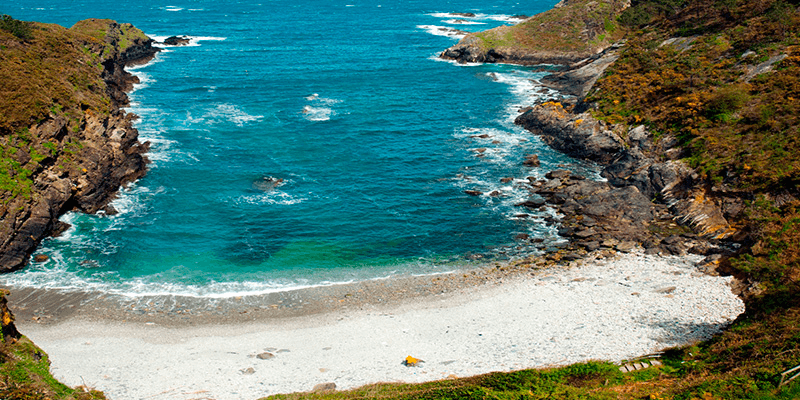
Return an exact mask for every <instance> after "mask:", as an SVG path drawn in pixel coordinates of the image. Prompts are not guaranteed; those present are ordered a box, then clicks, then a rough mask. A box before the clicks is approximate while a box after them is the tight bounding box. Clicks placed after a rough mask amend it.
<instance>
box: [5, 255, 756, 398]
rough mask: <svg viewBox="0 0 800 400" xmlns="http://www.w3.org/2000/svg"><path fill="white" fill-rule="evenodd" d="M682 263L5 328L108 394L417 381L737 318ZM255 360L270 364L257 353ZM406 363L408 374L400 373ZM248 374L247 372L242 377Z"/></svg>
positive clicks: (577, 356)
mask: <svg viewBox="0 0 800 400" xmlns="http://www.w3.org/2000/svg"><path fill="white" fill-rule="evenodd" d="M697 261H698V258H696V257H683V258H666V257H652V256H644V255H637V254H626V255H622V256H620V257H619V258H618V259H616V260H613V261H608V262H605V261H593V262H592V263H591V264H590V265H584V266H582V267H579V268H574V269H569V270H563V269H560V270H557V271H556V270H553V271H540V272H537V273H535V274H533V275H531V274H528V277H527V278H516V279H506V281H505V282H504V283H503V284H501V285H486V286H482V287H480V288H464V289H462V290H460V291H457V292H456V293H449V294H444V295H434V296H426V297H423V298H421V299H419V301H418V302H416V303H412V304H396V303H395V304H384V305H381V306H373V305H369V304H364V305H362V307H360V309H359V310H353V309H338V310H335V311H333V312H328V313H325V314H316V315H308V316H304V317H297V318H291V319H278V320H275V319H273V320H268V321H258V320H256V321H249V322H248V321H245V320H244V318H243V320H242V321H241V322H240V323H234V324H225V325H200V326H190V325H187V326H182V327H181V326H172V327H165V326H161V325H159V324H155V323H146V322H145V323H141V322H136V323H132V322H119V321H114V320H106V319H103V318H92V319H85V318H72V319H67V320H66V321H63V322H60V323H58V324H54V325H39V324H36V323H34V322H32V321H18V323H17V325H18V327H19V329H20V331H21V332H23V333H24V334H25V335H27V336H28V337H30V338H31V339H32V340H33V341H34V342H35V343H36V344H37V345H39V346H40V347H42V348H43V349H44V350H45V351H46V352H47V353H48V354H49V355H50V358H51V361H52V372H53V375H54V376H55V377H56V378H58V379H61V380H62V381H63V382H65V383H66V384H68V385H72V386H77V385H82V384H86V385H88V386H91V387H94V388H96V389H99V390H102V391H104V392H105V393H106V395H107V396H108V397H109V398H110V399H114V400H127V399H154V400H160V399H221V400H222V399H249V400H253V399H257V398H260V397H263V396H267V395H270V394H276V393H287V392H296V391H309V390H311V389H312V388H313V387H314V386H315V385H317V384H320V383H325V382H334V383H335V384H336V385H337V388H338V389H347V388H353V387H357V386H361V385H364V384H368V383H373V382H396V381H403V382H422V381H431V380H438V379H445V378H448V377H453V376H458V377H464V376H470V375H477V374H481V373H486V372H491V371H509V370H516V369H523V368H530V367H542V366H548V365H562V364H568V363H573V362H578V361H583V360H590V359H600V360H612V361H619V360H622V359H626V358H633V357H636V356H639V355H644V354H648V353H652V352H655V351H658V350H660V349H662V348H665V347H669V346H674V345H678V344H684V343H689V342H693V341H696V340H699V339H703V338H707V337H709V336H710V335H711V334H712V333H713V332H716V331H718V330H719V329H721V328H723V327H724V326H726V325H727V324H728V323H729V322H730V321H731V320H733V319H734V318H735V317H736V316H737V315H739V314H740V313H742V312H743V311H744V305H743V303H742V301H741V300H740V299H739V298H737V297H736V296H734V295H733V294H732V293H731V290H730V287H729V282H730V280H731V278H723V277H712V276H707V275H702V274H700V273H698V272H696V271H695V268H694V264H695V263H696V262H697ZM265 352H269V353H270V354H272V355H274V357H272V358H270V359H260V358H258V357H256V356H257V355H258V354H262V353H265ZM408 355H411V356H414V357H417V358H420V359H423V360H425V362H424V363H422V364H421V366H420V367H406V366H403V365H401V362H402V361H403V359H404V358H405V357H406V356H408ZM249 368H252V369H250V370H249Z"/></svg>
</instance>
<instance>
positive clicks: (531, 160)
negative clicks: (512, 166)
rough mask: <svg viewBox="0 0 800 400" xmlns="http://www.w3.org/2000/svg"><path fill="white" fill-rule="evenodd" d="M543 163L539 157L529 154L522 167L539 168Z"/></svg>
mask: <svg viewBox="0 0 800 400" xmlns="http://www.w3.org/2000/svg"><path fill="white" fill-rule="evenodd" d="M541 164H542V163H541V162H540V161H539V156H537V155H536V154H528V155H527V156H525V161H523V162H522V165H524V166H526V167H538V166H539V165H541Z"/></svg>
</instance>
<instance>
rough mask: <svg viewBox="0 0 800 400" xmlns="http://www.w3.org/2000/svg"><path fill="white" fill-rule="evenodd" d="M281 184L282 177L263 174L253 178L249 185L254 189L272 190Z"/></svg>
mask: <svg viewBox="0 0 800 400" xmlns="http://www.w3.org/2000/svg"><path fill="white" fill-rule="evenodd" d="M281 185H283V179H282V178H276V177H274V176H265V177H262V178H260V179H257V180H255V181H254V182H253V184H252V185H251V186H252V188H253V189H255V190H259V191H262V192H270V191H272V190H274V189H275V188H276V187H278V186H281Z"/></svg>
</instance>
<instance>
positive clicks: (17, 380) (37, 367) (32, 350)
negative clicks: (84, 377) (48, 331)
mask: <svg viewBox="0 0 800 400" xmlns="http://www.w3.org/2000/svg"><path fill="white" fill-rule="evenodd" d="M7 294H8V292H6V291H0V320H1V322H2V333H0V399H2V400H45V399H51V400H52V399H59V400H99V399H105V396H104V395H103V393H102V392H98V391H94V390H90V389H88V388H85V387H81V388H77V389H73V388H70V387H68V386H66V385H64V384H62V383H60V382H58V381H57V380H56V379H55V378H53V376H52V375H51V374H50V361H49V359H48V357H47V354H46V353H45V352H43V351H42V349H40V348H38V347H36V345H34V344H33V342H31V341H30V340H29V339H28V338H26V337H24V336H21V335H20V334H19V333H18V332H17V329H16V327H14V316H13V315H12V314H11V312H10V311H9V310H8V306H7V304H6V298H5V296H6V295H7Z"/></svg>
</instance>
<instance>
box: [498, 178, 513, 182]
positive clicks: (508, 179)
mask: <svg viewBox="0 0 800 400" xmlns="http://www.w3.org/2000/svg"><path fill="white" fill-rule="evenodd" d="M513 181H514V178H501V179H500V183H509V182H513Z"/></svg>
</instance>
